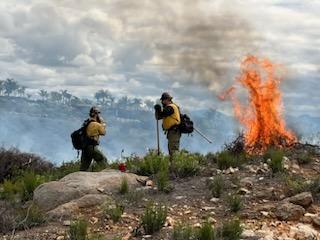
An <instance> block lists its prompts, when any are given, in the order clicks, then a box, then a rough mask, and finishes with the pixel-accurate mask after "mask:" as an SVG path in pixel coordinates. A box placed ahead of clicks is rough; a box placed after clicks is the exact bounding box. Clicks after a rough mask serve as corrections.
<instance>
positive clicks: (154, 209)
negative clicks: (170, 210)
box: [141, 204, 167, 235]
mask: <svg viewBox="0 0 320 240" xmlns="http://www.w3.org/2000/svg"><path fill="white" fill-rule="evenodd" d="M166 218H167V207H166V206H163V205H161V204H160V205H155V204H150V205H149V206H147V207H146V209H145V211H144V214H143V216H142V219H141V220H142V223H141V224H142V227H143V229H144V231H145V234H148V235H151V234H153V233H155V232H157V231H159V230H160V229H161V228H162V227H163V225H164V223H165V221H166Z"/></svg>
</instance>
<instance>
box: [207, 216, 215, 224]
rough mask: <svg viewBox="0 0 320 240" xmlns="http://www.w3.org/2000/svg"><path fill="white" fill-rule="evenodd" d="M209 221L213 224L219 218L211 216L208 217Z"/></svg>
mask: <svg viewBox="0 0 320 240" xmlns="http://www.w3.org/2000/svg"><path fill="white" fill-rule="evenodd" d="M208 222H209V223H211V224H213V223H216V222H217V220H215V219H214V218H213V217H209V218H208Z"/></svg>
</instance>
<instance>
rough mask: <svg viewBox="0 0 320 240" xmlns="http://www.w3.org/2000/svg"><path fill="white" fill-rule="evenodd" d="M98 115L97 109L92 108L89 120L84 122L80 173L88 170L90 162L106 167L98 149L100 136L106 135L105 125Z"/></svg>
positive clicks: (105, 161) (105, 162)
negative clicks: (83, 145)
mask: <svg viewBox="0 0 320 240" xmlns="http://www.w3.org/2000/svg"><path fill="white" fill-rule="evenodd" d="M99 114H100V111H99V109H98V108H96V107H92V108H91V109H90V112H89V116H90V118H89V119H87V120H86V121H85V122H84V125H85V126H87V127H86V133H87V140H86V142H87V143H86V147H85V148H84V149H83V150H82V153H81V165H80V171H86V170H88V169H89V167H90V164H91V162H92V160H95V161H96V162H97V163H98V164H99V165H100V166H106V164H107V158H106V157H105V156H104V155H103V153H102V152H101V151H100V150H99V149H98V145H99V143H100V139H99V138H100V136H104V135H105V134H106V123H105V122H104V120H103V118H102V117H101V116H100V115H99Z"/></svg>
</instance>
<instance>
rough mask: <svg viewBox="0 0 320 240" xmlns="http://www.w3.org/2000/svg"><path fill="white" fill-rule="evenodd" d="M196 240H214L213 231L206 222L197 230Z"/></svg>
mask: <svg viewBox="0 0 320 240" xmlns="http://www.w3.org/2000/svg"><path fill="white" fill-rule="evenodd" d="M197 240H215V231H214V229H213V227H212V225H211V224H210V223H209V222H208V221H206V222H204V223H203V224H202V226H201V228H200V229H199V232H198V234H197Z"/></svg>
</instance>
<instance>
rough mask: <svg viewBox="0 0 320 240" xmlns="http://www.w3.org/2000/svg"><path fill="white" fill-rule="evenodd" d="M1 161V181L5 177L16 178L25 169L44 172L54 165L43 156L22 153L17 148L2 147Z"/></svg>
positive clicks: (0, 152) (0, 151) (0, 149)
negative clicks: (7, 148)
mask: <svg viewBox="0 0 320 240" xmlns="http://www.w3.org/2000/svg"><path fill="white" fill-rule="evenodd" d="M0 162H1V164H0V182H2V181H3V180H4V179H5V178H6V179H14V178H16V177H18V176H19V175H20V174H21V172H23V171H25V170H28V171H34V172H35V173H43V172H46V171H48V170H50V169H52V167H53V164H52V163H50V162H48V161H46V160H44V159H42V158H41V157H39V156H37V155H34V154H30V153H22V152H20V151H19V150H18V149H16V148H11V149H9V150H6V149H4V148H0Z"/></svg>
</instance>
